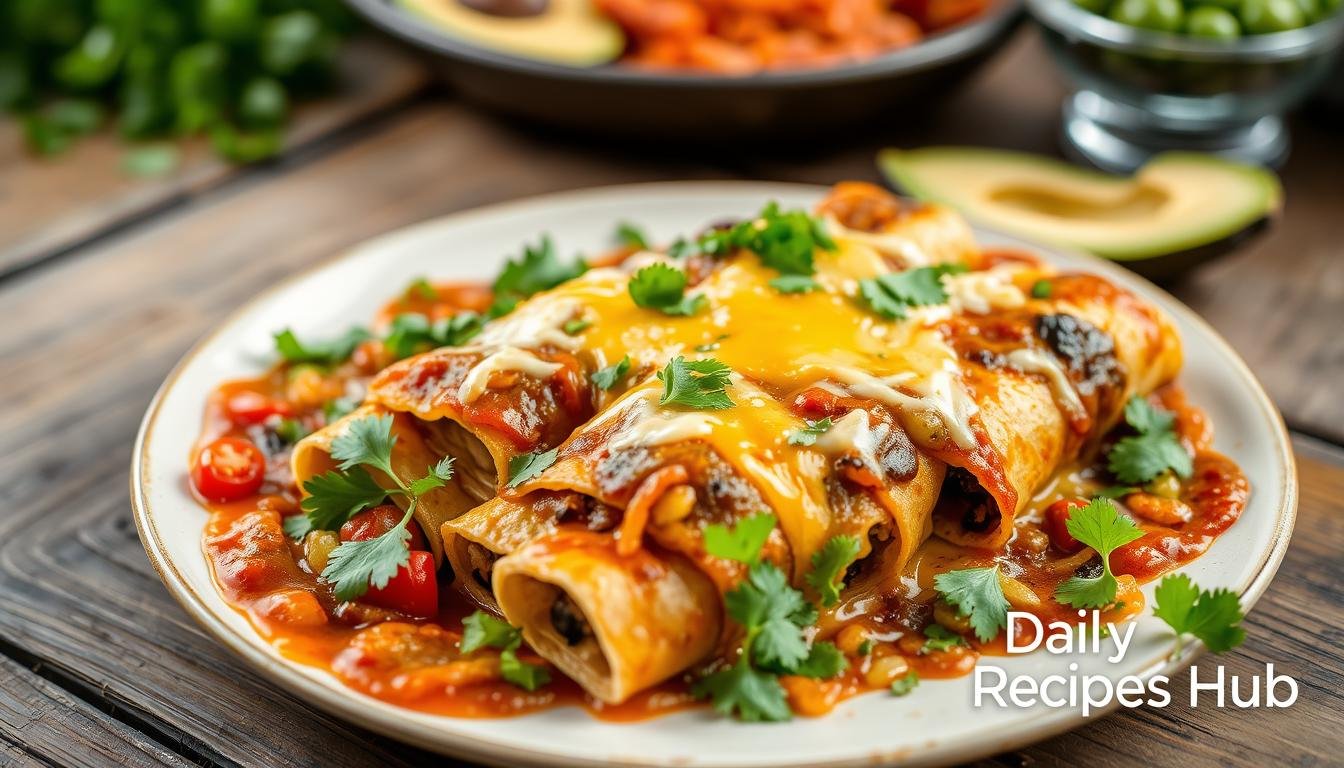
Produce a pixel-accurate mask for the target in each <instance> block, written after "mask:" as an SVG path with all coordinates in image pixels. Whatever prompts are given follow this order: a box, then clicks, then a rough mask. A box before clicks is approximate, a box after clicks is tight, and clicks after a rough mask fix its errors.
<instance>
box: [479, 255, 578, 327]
mask: <svg viewBox="0 0 1344 768" xmlns="http://www.w3.org/2000/svg"><path fill="white" fill-rule="evenodd" d="M587 271H588V264H587V263H585V262H584V260H583V259H581V258H580V259H575V260H574V261H572V262H568V263H566V262H564V261H561V260H560V257H559V255H558V254H557V253H556V251H555V243H554V242H552V241H551V236H550V235H542V237H541V242H540V243H539V244H538V245H536V246H535V247H534V246H524V247H523V256H522V258H521V259H516V260H514V259H511V260H510V261H509V262H508V263H507V264H505V265H504V269H503V271H501V272H500V273H499V277H496V278H495V282H494V284H493V285H492V286H491V288H492V290H494V293H495V301H494V304H492V305H491V306H490V316H491V317H501V316H503V315H507V314H508V313H510V312H512V311H513V308H514V307H516V306H518V302H520V301H522V300H523V299H526V298H527V297H529V296H531V295H532V294H534V293H539V292H541V291H544V290H547V289H550V288H554V287H555V286H557V285H559V284H561V283H563V282H566V281H568V280H573V279H574V278H576V277H578V276H579V275H582V274H583V273H584V272H587Z"/></svg>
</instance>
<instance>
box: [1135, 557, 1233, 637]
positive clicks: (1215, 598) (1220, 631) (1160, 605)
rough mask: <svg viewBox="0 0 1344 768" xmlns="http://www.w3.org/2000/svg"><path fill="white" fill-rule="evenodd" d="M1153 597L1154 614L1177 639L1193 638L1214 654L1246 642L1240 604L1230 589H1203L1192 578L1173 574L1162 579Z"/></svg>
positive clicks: (1181, 574)
mask: <svg viewBox="0 0 1344 768" xmlns="http://www.w3.org/2000/svg"><path fill="white" fill-rule="evenodd" d="M1153 596H1154V597H1155V598H1156V600H1157V602H1156V604H1154V605H1153V615H1154V616H1156V617H1157V618H1159V619H1161V620H1163V621H1165V622H1166V623H1167V626H1169V627H1171V628H1172V629H1173V630H1175V632H1176V634H1177V636H1178V637H1179V636H1180V635H1184V634H1190V635H1194V636H1195V637H1197V638H1199V639H1200V640H1201V641H1202V642H1203V643H1204V645H1205V646H1207V647H1208V649H1209V650H1210V651H1213V652H1214V653H1225V652H1227V651H1230V650H1232V649H1233V648H1235V647H1237V646H1238V645H1241V643H1242V641H1244V640H1245V639H1246V630H1244V629H1242V628H1241V626H1240V625H1241V620H1242V618H1243V616H1242V612H1241V603H1240V601H1239V600H1238V599H1237V594H1236V593H1235V592H1233V591H1232V590H1230V589H1215V590H1212V591H1209V590H1201V589H1200V588H1199V587H1197V586H1195V584H1194V582H1192V581H1190V577H1189V576H1186V575H1185V574H1183V573H1173V574H1169V575H1167V576H1165V577H1163V579H1162V581H1161V582H1159V583H1158V585H1157V588H1156V589H1155V590H1154V591H1153Z"/></svg>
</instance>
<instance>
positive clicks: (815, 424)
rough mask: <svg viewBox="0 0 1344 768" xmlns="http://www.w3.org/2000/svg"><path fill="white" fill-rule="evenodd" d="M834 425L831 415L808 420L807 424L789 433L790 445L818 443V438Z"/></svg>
mask: <svg viewBox="0 0 1344 768" xmlns="http://www.w3.org/2000/svg"><path fill="white" fill-rule="evenodd" d="M832 426H834V425H833V424H832V422H831V417H830V416H827V417H825V418H821V419H817V420H816V421H809V422H807V426H805V427H801V428H799V429H795V430H794V431H792V432H790V433H789V445H816V443H817V438H818V437H821V436H822V435H824V434H826V430H828V429H830V428H831V427H832Z"/></svg>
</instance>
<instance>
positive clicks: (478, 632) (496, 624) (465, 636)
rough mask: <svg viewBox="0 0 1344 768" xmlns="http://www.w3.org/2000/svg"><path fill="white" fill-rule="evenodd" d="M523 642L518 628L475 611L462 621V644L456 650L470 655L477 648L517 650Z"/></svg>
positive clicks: (482, 612)
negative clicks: (458, 649)
mask: <svg viewBox="0 0 1344 768" xmlns="http://www.w3.org/2000/svg"><path fill="white" fill-rule="evenodd" d="M522 642H523V635H522V633H521V632H520V631H518V628H517V627H515V626H513V625H512V624H510V623H509V622H507V621H504V620H503V619H499V618H495V617H494V616H492V615H490V614H488V613H486V612H485V611H476V612H475V613H473V614H471V615H470V616H468V617H467V618H465V619H463V620H462V642H460V643H459V644H458V648H460V649H461V651H462V652H463V653H471V652H472V651H474V650H476V649H478V648H487V647H489V648H501V649H503V648H517V647H518V646H519V645H521V644H522Z"/></svg>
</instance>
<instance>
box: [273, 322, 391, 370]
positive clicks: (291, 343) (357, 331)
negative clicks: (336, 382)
mask: <svg viewBox="0 0 1344 768" xmlns="http://www.w3.org/2000/svg"><path fill="white" fill-rule="evenodd" d="M369 338H371V336H370V335H369V332H368V331H366V330H364V329H363V328H358V327H356V328H351V329H350V330H348V331H346V332H345V334H344V335H342V336H338V337H337V338H334V339H329V340H326V341H309V342H306V343H305V342H302V341H299V337H297V336H295V335H294V332H293V331H291V330H290V329H288V328H286V329H284V330H282V331H280V332H279V333H277V334H275V351H276V352H277V353H279V355H280V357H281V358H282V359H283V360H284V361H285V362H287V363H316V364H319V365H335V364H337V363H340V362H344V361H345V360H346V359H347V358H349V357H350V354H351V353H352V352H354V351H355V347H357V346H359V344H360V343H361V342H363V341H365V340H367V339H369Z"/></svg>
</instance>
